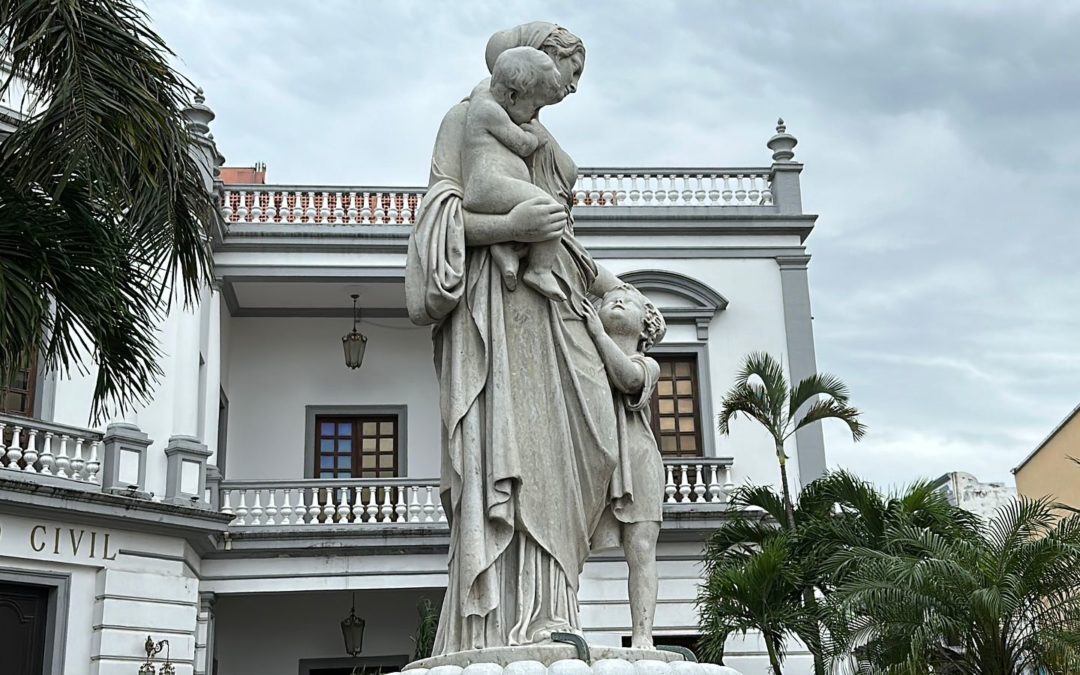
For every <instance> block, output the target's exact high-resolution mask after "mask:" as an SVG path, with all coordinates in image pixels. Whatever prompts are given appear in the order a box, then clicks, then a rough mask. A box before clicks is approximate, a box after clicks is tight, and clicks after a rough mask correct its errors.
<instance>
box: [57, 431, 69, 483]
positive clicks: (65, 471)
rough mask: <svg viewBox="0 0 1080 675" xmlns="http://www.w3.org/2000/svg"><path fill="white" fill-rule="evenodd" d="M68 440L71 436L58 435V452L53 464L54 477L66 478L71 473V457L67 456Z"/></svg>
mask: <svg viewBox="0 0 1080 675" xmlns="http://www.w3.org/2000/svg"><path fill="white" fill-rule="evenodd" d="M70 440H71V436H68V435H67V434H60V451H59V453H57V455H56V460H55V461H54V464H55V466H56V475H57V476H60V477H61V478H67V477H68V476H69V475H70V472H71V455H69V454H68V441H70Z"/></svg>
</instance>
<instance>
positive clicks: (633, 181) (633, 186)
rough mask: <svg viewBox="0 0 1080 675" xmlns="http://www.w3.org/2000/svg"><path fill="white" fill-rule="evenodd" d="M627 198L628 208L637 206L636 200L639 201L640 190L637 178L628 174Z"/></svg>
mask: <svg viewBox="0 0 1080 675" xmlns="http://www.w3.org/2000/svg"><path fill="white" fill-rule="evenodd" d="M627 196H628V197H629V198H630V206H637V204H638V200H640V199H641V189H640V187H639V186H638V177H637V176H636V175H634V174H630V192H629V193H628V195H627Z"/></svg>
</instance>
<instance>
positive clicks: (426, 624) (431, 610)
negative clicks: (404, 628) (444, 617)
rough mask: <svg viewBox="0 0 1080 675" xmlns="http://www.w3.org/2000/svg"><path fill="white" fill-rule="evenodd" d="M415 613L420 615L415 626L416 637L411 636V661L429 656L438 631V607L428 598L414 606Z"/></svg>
mask: <svg viewBox="0 0 1080 675" xmlns="http://www.w3.org/2000/svg"><path fill="white" fill-rule="evenodd" d="M416 611H417V612H418V613H419V614H420V622H419V623H418V624H417V625H416V635H415V636H413V643H414V648H413V661H419V660H420V659H426V658H428V657H429V656H431V652H432V650H433V649H434V647H435V633H436V631H438V629H439V606H438V605H436V604H435V603H433V602H432V601H431V600H429V599H428V598H423V599H421V600H420V602H419V603H418V604H417V605H416Z"/></svg>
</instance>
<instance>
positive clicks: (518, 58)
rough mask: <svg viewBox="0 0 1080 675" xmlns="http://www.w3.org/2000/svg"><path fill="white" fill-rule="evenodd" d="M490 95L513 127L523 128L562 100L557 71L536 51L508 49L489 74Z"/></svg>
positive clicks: (522, 48) (517, 48)
mask: <svg viewBox="0 0 1080 675" xmlns="http://www.w3.org/2000/svg"><path fill="white" fill-rule="evenodd" d="M491 95H492V96H494V97H495V100H496V101H498V102H499V105H501V106H502V107H503V108H505V109H506V112H507V113H509V115H510V119H512V120H514V123H515V124H524V123H526V122H528V121H529V120H531V119H532V118H534V117H536V111H538V110H540V108H542V107H544V106H545V105H550V104H552V103H558V102H559V101H560V100H561V99H562V96H563V87H562V85H561V84H560V77H559V69H558V68H557V67H556V66H555V62H554V61H552V60H551V57H550V56H548V55H547V54H545V53H544V52H542V51H540V50H539V49H533V48H532V47H514V48H513V49H507V50H506V51H505V52H503V53H502V54H500V55H499V58H497V59H495V67H494V68H493V69H492V70H491Z"/></svg>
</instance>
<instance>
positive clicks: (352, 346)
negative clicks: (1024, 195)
mask: <svg viewBox="0 0 1080 675" xmlns="http://www.w3.org/2000/svg"><path fill="white" fill-rule="evenodd" d="M359 297H360V296H359V295H357V294H355V293H353V295H352V330H351V331H349V332H348V333H346V334H345V335H344V336H343V337H342V338H341V344H342V346H343V347H344V348H345V365H346V366H348V367H349V368H352V369H356V368H359V367H360V364H362V363H363V362H364V349H365V348H366V347H367V336H366V335H364V334H363V333H361V332H360V331H358V330H356V324H357V322H359V321H360V310H359V309H357V307H356V300H357V298H359Z"/></svg>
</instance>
